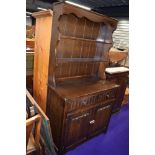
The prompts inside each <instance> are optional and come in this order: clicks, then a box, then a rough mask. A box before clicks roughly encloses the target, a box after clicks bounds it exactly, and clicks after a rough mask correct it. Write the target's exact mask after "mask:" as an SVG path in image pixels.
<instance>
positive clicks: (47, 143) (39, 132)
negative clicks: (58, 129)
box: [26, 90, 55, 155]
mask: <svg viewBox="0 0 155 155" xmlns="http://www.w3.org/2000/svg"><path fill="white" fill-rule="evenodd" d="M26 109H27V112H28V117H27V120H26V146H27V154H30V153H32V152H36V154H37V155H39V154H40V155H42V154H48V155H55V151H54V143H53V138H52V134H51V127H50V122H49V119H48V117H47V116H46V114H45V113H44V112H43V111H42V109H41V108H40V107H39V105H38V104H37V103H36V101H35V100H34V99H33V97H32V96H31V94H30V93H29V91H28V90H27V91H26ZM28 109H29V110H28ZM34 125H35V127H34Z"/></svg>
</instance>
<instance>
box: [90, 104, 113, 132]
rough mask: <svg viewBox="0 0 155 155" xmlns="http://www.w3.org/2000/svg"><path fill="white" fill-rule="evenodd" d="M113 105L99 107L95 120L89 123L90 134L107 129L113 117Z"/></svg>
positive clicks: (95, 113)
mask: <svg viewBox="0 0 155 155" xmlns="http://www.w3.org/2000/svg"><path fill="white" fill-rule="evenodd" d="M111 111H112V104H108V105H105V106H102V107H99V108H97V109H96V110H95V112H94V119H92V120H90V121H89V126H90V134H91V133H93V134H95V133H97V132H100V131H103V130H104V129H106V127H107V125H108V122H109V120H110V117H111Z"/></svg>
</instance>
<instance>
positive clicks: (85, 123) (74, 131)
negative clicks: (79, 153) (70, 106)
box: [64, 111, 92, 146]
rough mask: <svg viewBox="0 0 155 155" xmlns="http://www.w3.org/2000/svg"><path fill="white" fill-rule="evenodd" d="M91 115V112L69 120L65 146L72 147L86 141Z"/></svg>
mask: <svg viewBox="0 0 155 155" xmlns="http://www.w3.org/2000/svg"><path fill="white" fill-rule="evenodd" d="M91 113H92V112H91V111H86V112H84V113H79V114H76V115H72V116H70V117H68V118H67V120H66V130H65V131H66V132H65V140H64V141H65V146H70V145H73V144H76V143H79V142H81V141H83V140H85V139H86V137H87V134H88V127H89V120H90V117H91Z"/></svg>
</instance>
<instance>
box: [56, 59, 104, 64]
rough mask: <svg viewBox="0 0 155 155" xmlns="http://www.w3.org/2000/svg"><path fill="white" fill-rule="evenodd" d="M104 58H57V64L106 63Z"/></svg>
mask: <svg viewBox="0 0 155 155" xmlns="http://www.w3.org/2000/svg"><path fill="white" fill-rule="evenodd" d="M104 61H106V60H105V59H103V58H57V62H58V63H59V62H104Z"/></svg>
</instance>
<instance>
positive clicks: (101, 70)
mask: <svg viewBox="0 0 155 155" xmlns="http://www.w3.org/2000/svg"><path fill="white" fill-rule="evenodd" d="M33 16H34V17H35V18H36V32H35V37H36V39H35V41H36V42H35V59H34V91H33V93H34V98H35V100H36V101H37V102H38V104H39V105H40V106H41V108H42V109H43V110H44V111H45V112H46V114H47V116H48V117H49V120H50V123H51V129H52V134H53V139H54V143H55V145H56V148H57V150H58V153H59V154H63V153H64V152H66V151H68V150H69V149H71V148H73V147H75V146H77V145H78V144H80V143H81V142H84V141H85V140H87V139H89V138H91V137H92V136H94V135H97V134H99V133H101V132H103V131H104V132H105V131H106V130H107V127H108V123H109V120H110V117H111V113H112V108H113V105H114V104H115V103H116V100H117V96H118V93H119V88H120V87H119V85H117V84H115V83H112V82H111V81H107V80H106V77H105V68H106V67H107V65H108V63H109V56H108V52H109V49H110V48H111V47H112V33H113V31H114V30H115V29H116V26H117V20H115V19H113V18H110V17H107V16H104V15H100V14H98V13H95V12H92V11H86V10H84V9H81V8H79V7H75V6H72V5H69V4H66V3H56V4H55V5H54V7H53V11H51V10H49V11H42V12H36V13H34V14H33Z"/></svg>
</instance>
